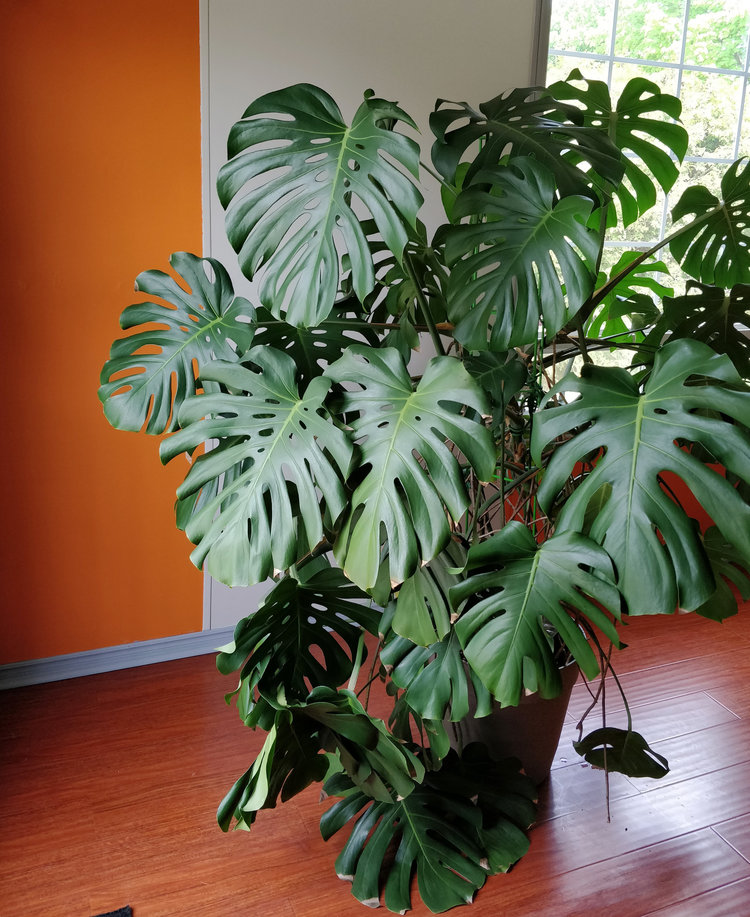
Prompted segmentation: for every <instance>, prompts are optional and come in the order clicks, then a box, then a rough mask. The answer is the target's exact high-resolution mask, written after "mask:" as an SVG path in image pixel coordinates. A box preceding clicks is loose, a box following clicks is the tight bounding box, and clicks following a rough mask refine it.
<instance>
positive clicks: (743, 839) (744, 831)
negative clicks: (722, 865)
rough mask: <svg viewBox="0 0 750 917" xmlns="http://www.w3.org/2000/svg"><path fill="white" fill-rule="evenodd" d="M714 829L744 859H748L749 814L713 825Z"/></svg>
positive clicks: (749, 839)
mask: <svg viewBox="0 0 750 917" xmlns="http://www.w3.org/2000/svg"><path fill="white" fill-rule="evenodd" d="M714 831H715V832H716V833H717V834H718V835H719V837H722V838H724V840H725V841H726V842H727V843H728V844H731V845H732V847H734V849H735V850H736V851H737V852H738V853H739V854H740V855H741V856H743V857H744V858H745V859H746V860H748V861H750V815H743V816H741V817H740V818H733V819H732V820H731V821H728V822H724V823H723V824H720V825H714Z"/></svg>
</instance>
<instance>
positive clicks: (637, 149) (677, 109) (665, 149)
mask: <svg viewBox="0 0 750 917" xmlns="http://www.w3.org/2000/svg"><path fill="white" fill-rule="evenodd" d="M579 82H582V83H584V84H585V85H584V86H583V87H582V86H580V85H577V83H579ZM548 91H549V92H550V94H551V95H553V96H554V97H555V98H556V99H559V100H561V101H563V102H579V103H580V104H581V105H582V107H583V123H584V125H585V126H587V127H591V128H594V129H597V130H600V131H602V132H603V133H605V134H607V135H608V136H609V137H610V138H611V139H612V140H613V141H614V143H615V146H617V147H618V148H619V149H620V150H621V151H622V152H623V153H626V154H630V155H626V156H624V157H623V162H624V165H625V176H624V179H623V181H622V183H621V184H619V185H618V186H617V187H616V188H615V192H614V193H615V197H616V198H617V199H618V200H619V202H620V209H621V213H622V222H623V225H624V226H629V225H630V224H631V223H633V222H635V220H637V219H638V217H639V216H640V215H641V214H643V213H645V212H646V211H647V210H649V209H650V208H651V207H653V206H654V204H655V203H656V187H655V185H654V181H656V182H658V184H659V185H660V187H661V188H662V189H663V190H664V191H669V189H670V188H671V187H672V185H674V183H675V181H676V180H677V176H678V175H679V170H678V168H677V166H676V165H675V162H674V159H673V158H672V157H673V156H674V157H676V158H677V160H679V161H680V162H682V158H683V157H684V155H685V153H686V151H687V145H688V135H687V131H686V130H685V129H684V128H683V127H682V126H681V125H679V124H675V121H677V120H679V117H680V114H681V112H682V103H681V102H680V100H679V99H678V98H677V97H676V96H672V95H669V94H668V93H665V92H662V91H661V89H659V87H658V86H657V85H656V83H652V82H651V81H650V80H646V79H643V77H636V78H635V79H632V80H629V81H628V83H627V85H626V86H625V88H624V89H623V91H622V93H621V95H620V97H619V99H618V100H617V104H616V105H615V106H613V105H612V100H611V98H610V94H609V89H608V88H607V84H606V83H604V82H601V81H600V80H587V79H585V78H584V77H583V76H582V75H581V73H580V71H578V70H573V72H572V73H571V74H570V76H569V77H568V79H567V80H562V81H560V82H558V83H554V84H553V85H551V86H550V87H549V90H548ZM654 140H655V141H657V142H656V143H654ZM670 154H671V155H670ZM644 166H645V168H644Z"/></svg>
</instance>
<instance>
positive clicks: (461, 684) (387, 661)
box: [380, 631, 492, 723]
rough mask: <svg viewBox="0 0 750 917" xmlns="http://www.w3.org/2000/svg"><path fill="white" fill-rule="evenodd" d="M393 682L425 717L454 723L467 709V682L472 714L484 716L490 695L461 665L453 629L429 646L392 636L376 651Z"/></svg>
mask: <svg viewBox="0 0 750 917" xmlns="http://www.w3.org/2000/svg"><path fill="white" fill-rule="evenodd" d="M380 659H381V661H382V663H383V665H385V666H387V668H388V670H389V671H390V677H391V679H392V680H393V683H394V684H395V685H397V686H398V687H399V688H402V689H403V690H405V692H406V693H405V695H404V700H405V701H406V703H407V704H408V705H409V707H411V709H412V710H414V712H415V713H416V714H417V715H418V716H419V717H420V718H421V719H426V720H445V719H447V720H450V721H451V722H454V723H457V722H458V721H459V720H462V719H463V718H464V717H465V716H468V715H469V710H470V691H469V685H471V686H472V687H473V689H474V694H475V696H476V700H477V704H476V716H486V715H487V714H488V713H489V712H490V710H491V709H492V707H491V704H492V698H491V697H490V695H489V692H488V691H487V689H486V688H485V687H484V685H483V684H482V682H481V680H480V679H479V678H478V677H477V676H476V674H475V673H474V672H473V671H472V670H471V669H467V668H466V667H465V666H464V661H463V658H462V656H461V646H460V644H459V642H458V638H457V637H456V633H455V631H451V633H450V634H448V636H446V637H445V638H444V639H443V640H441V641H439V642H436V643H433V644H432V645H431V646H418V645H417V644H415V643H412V642H411V641H410V640H407V639H406V638H405V637H399V636H397V635H392V636H391V637H390V639H389V640H388V642H387V643H386V644H385V646H384V647H383V649H382V650H381V651H380Z"/></svg>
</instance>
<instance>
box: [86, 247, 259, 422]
mask: <svg viewBox="0 0 750 917" xmlns="http://www.w3.org/2000/svg"><path fill="white" fill-rule="evenodd" d="M169 263H170V264H171V265H172V267H173V268H174V270H175V272H176V273H177V275H178V276H179V278H180V279H181V280H182V281H183V282H184V284H185V286H182V285H181V284H180V283H178V282H177V281H176V280H175V279H174V278H173V277H170V276H169V275H168V274H164V273H163V272H162V271H145V272H144V273H142V274H139V276H138V278H137V280H136V282H135V288H136V290H137V291H138V292H141V293H145V294H146V295H148V296H158V297H159V299H161V300H163V302H164V304H160V303H156V302H143V303H137V304H136V305H134V306H128V308H127V309H125V311H124V312H123V313H122V315H121V317H120V325H121V327H122V328H123V329H125V330H131V329H133V328H142V329H143V330H141V331H137V332H136V333H134V334H130V335H128V336H127V337H123V338H120V339H119V340H118V341H115V343H114V344H113V345H112V350H111V353H110V357H109V360H107V362H106V363H105V364H104V368H103V369H102V374H101V383H102V384H101V387H100V389H99V399H100V400H101V402H102V403H103V405H104V413H105V415H106V417H107V420H108V421H109V422H110V423H111V424H112V426H113V427H117V429H119V430H133V431H138V430H141V429H143V430H144V431H145V432H146V433H156V434H159V433H166V432H171V431H172V430H176V429H177V413H178V411H179V408H180V405H181V404H182V402H183V401H184V400H185V399H186V398H189V397H190V396H191V395H194V394H195V391H196V386H197V383H196V374H197V372H198V371H199V370H200V367H202V366H205V364H206V363H209V362H210V361H211V360H214V359H222V360H229V361H233V360H236V359H237V350H239V351H240V352H242V351H243V350H244V349H245V348H246V347H249V346H250V341H251V340H252V330H251V329H250V327H249V326H248V325H247V324H246V323H244V322H240V321H238V319H240V318H243V317H250V316H251V315H252V312H253V309H252V306H251V305H250V303H249V302H247V300H245V299H242V298H241V297H239V296H238V297H235V295H234V290H233V288H232V282H231V280H230V279H229V274H227V272H226V270H225V269H224V268H223V267H222V266H221V264H219V262H218V261H215V260H214V259H213V258H198V257H197V256H196V255H191V254H189V253H188V252H175V253H174V254H173V255H172V257H171V258H170V259H169ZM185 287H187V289H186V288H185ZM196 367H197V369H196Z"/></svg>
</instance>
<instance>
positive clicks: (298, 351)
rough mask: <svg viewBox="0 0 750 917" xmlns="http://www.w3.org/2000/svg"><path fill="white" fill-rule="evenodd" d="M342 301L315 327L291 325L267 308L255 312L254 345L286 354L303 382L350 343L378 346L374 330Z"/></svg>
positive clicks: (317, 372)
mask: <svg viewBox="0 0 750 917" xmlns="http://www.w3.org/2000/svg"><path fill="white" fill-rule="evenodd" d="M345 305H346V303H342V304H341V306H339V307H338V308H334V311H333V312H332V314H331V315H330V316H329V317H328V318H327V319H326V320H325V321H324V322H321V323H320V324H319V325H318V326H317V327H315V328H303V327H295V326H294V325H290V324H288V323H287V322H284V321H282V320H281V319H277V318H274V316H273V315H271V313H270V312H269V311H268V310H267V309H263V308H261V309H258V310H257V312H256V314H255V323H256V329H255V337H254V339H253V344H254V345H255V346H257V347H260V346H268V347H273V348H274V349H275V350H282V351H284V353H286V354H288V355H289V356H290V357H291V358H292V359H293V360H294V365H295V366H296V367H297V382H298V384H299V385H300V386H305V385H307V383H308V382H309V381H310V379H313V378H314V377H315V376H320V375H322V374H323V373H324V372H325V370H326V369H327V368H328V366H329V365H330V364H331V363H335V362H336V360H338V358H339V357H340V356H341V354H342V353H343V352H344V351H345V350H346V348H347V347H349V346H350V345H351V344H369V345H370V346H373V347H377V346H378V336H377V334H376V332H375V331H374V330H373V329H372V328H371V327H370V325H368V324H367V322H365V321H363V320H362V319H361V318H360V317H359V316H357V315H355V314H352V313H349V312H347V311H346V310H345Z"/></svg>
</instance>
